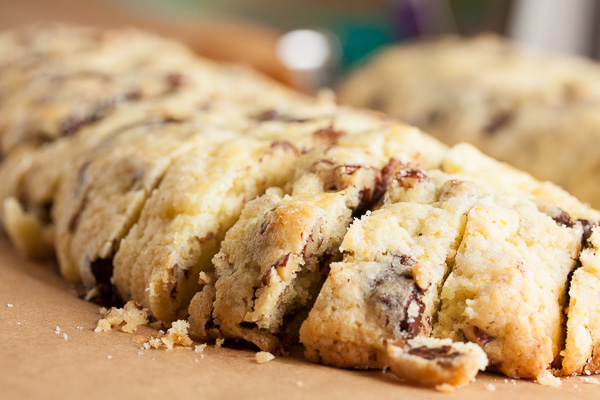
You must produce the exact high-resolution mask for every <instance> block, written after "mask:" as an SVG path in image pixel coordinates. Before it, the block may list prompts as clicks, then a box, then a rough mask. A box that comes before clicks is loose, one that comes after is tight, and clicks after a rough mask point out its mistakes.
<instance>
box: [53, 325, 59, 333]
mask: <svg viewBox="0 0 600 400" xmlns="http://www.w3.org/2000/svg"><path fill="white" fill-rule="evenodd" d="M54 334H55V335H60V326H57V327H56V329H54Z"/></svg>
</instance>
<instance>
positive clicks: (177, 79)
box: [166, 73, 185, 91]
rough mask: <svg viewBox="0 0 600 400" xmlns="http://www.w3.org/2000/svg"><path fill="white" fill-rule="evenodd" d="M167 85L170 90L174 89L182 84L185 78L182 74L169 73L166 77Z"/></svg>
mask: <svg viewBox="0 0 600 400" xmlns="http://www.w3.org/2000/svg"><path fill="white" fill-rule="evenodd" d="M166 80H167V85H168V86H169V89H170V90H171V91H176V90H178V89H180V88H181V87H183V86H184V84H185V79H184V77H183V75H182V74H179V73H171V74H168V75H167V77H166Z"/></svg>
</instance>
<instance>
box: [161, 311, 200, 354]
mask: <svg viewBox="0 0 600 400" xmlns="http://www.w3.org/2000/svg"><path fill="white" fill-rule="evenodd" d="M189 327H190V324H189V323H188V322H187V321H186V320H183V319H180V320H179V321H175V322H173V323H172V324H171V328H169V330H168V331H167V334H166V335H165V336H164V337H162V338H161V340H162V342H163V343H164V344H165V345H166V346H167V349H168V350H173V346H174V345H176V344H177V345H181V346H185V347H188V346H191V345H192V343H193V341H192V339H190V337H189V336H188V329H189Z"/></svg>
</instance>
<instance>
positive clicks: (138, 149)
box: [54, 123, 236, 289]
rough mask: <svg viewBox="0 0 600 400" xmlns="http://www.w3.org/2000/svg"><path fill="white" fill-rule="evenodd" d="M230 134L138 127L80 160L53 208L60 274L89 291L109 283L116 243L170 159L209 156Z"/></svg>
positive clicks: (174, 126) (189, 127) (188, 127)
mask: <svg viewBox="0 0 600 400" xmlns="http://www.w3.org/2000/svg"><path fill="white" fill-rule="evenodd" d="M235 136H236V135H234V134H232V133H227V132H219V133H218V134H212V135H211V134H210V133H205V132H203V131H202V130H199V128H198V127H197V126H195V124H189V123H170V124H163V123H157V124H154V125H142V126H141V127H138V128H136V129H133V130H131V131H128V132H126V133H123V134H121V135H118V136H116V137H114V138H113V140H108V141H105V142H103V143H102V145H101V146H100V147H98V148H97V149H95V150H94V151H92V152H90V153H89V154H88V155H84V156H82V157H80V158H79V161H78V162H77V163H76V165H77V168H74V169H73V170H72V171H69V172H68V173H66V174H65V175H64V176H63V177H62V180H61V188H60V190H59V193H58V196H57V197H56V202H55V208H54V220H55V223H56V249H57V255H58V259H59V261H60V266H61V273H62V274H63V276H65V277H66V278H67V279H70V280H79V279H82V280H83V283H84V285H85V286H86V287H87V288H88V289H91V288H93V287H95V286H96V284H97V283H98V284H102V285H110V282H109V278H110V277H111V275H112V267H111V262H112V257H113V255H114V253H115V252H116V251H117V250H118V248H119V244H120V242H121V239H122V238H123V237H125V235H126V234H127V232H128V231H129V229H130V227H131V226H132V225H133V224H134V223H135V222H136V221H137V218H138V217H139V214H140V212H141V210H142V207H143V206H144V204H145V201H146V199H147V198H148V197H149V196H150V193H151V192H152V190H154V188H155V187H156V186H157V185H158V183H159V182H160V179H161V178H162V177H163V175H164V174H165V172H166V171H167V170H168V168H169V166H170V165H171V164H172V162H173V160H175V159H176V158H177V157H178V156H180V155H182V154H184V153H186V152H188V151H190V150H191V149H193V148H197V147H202V148H203V149H205V150H206V153H207V154H210V152H211V149H214V148H215V147H216V146H217V144H218V143H222V142H223V141H225V140H227V139H228V138H234V137H235ZM107 267H108V268H107ZM98 277H102V279H98ZM99 280H103V281H102V282H99Z"/></svg>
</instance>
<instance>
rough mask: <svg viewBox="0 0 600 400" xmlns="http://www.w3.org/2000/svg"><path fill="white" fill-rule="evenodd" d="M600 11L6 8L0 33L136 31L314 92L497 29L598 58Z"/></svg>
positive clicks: (571, 6) (176, 4)
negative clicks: (425, 47)
mask: <svg viewBox="0 0 600 400" xmlns="http://www.w3.org/2000/svg"><path fill="white" fill-rule="evenodd" d="M599 13H600V1H598V0H568V1H566V0H487V1H486V0H448V1H444V0H278V1H272V0H85V1H82V0H18V1H15V0H0V28H6V27H10V26H15V25H21V24H24V23H30V22H35V21H45V20H62V21H68V22H79V23H86V24H94V25H100V26H113V27H118V26H138V27H141V28H144V29H150V30H154V31H157V32H159V33H162V34H164V35H166V36H171V37H174V38H177V39H179V40H183V41H185V42H187V43H188V44H189V45H190V46H191V47H193V48H194V49H195V50H196V51H197V52H198V53H200V54H202V55H204V56H207V57H210V58H214V59H217V60H222V61H234V62H240V63H245V64H248V65H251V66H253V67H255V68H257V69H259V70H261V71H263V72H264V73H266V74H268V75H270V76H272V77H273V78H275V79H277V80H280V81H282V82H284V83H286V84H288V85H291V86H294V87H296V88H298V89H300V90H303V91H305V92H314V91H315V90H316V89H317V88H319V87H321V86H327V85H331V84H332V83H333V82H334V81H335V79H336V78H337V77H339V76H340V75H341V74H343V73H344V72H345V71H346V70H347V69H348V68H352V67H353V66H355V65H357V64H360V62H361V60H362V59H364V57H365V56H367V55H368V54H369V53H371V52H373V51H374V50H376V49H377V48H378V47H380V46H382V45H385V44H389V43H394V42H402V41H406V40H410V39H413V38H419V37H426V36H429V35H437V34H440V33H461V34H464V35H471V34H475V33H480V32H484V31H492V32H497V33H501V34H503V35H506V36H509V37H511V38H513V39H516V40H518V41H521V42H524V43H528V44H530V45H532V46H535V47H538V48H540V49H543V50H546V51H552V52H565V53H577V54H582V55H586V56H590V57H597V56H598V54H600V43H599V32H598V24H597V23H596V22H597V21H598V20H599V16H600V14H599Z"/></svg>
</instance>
